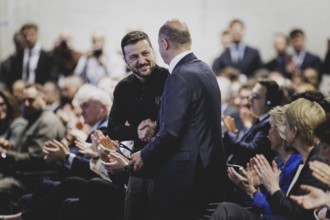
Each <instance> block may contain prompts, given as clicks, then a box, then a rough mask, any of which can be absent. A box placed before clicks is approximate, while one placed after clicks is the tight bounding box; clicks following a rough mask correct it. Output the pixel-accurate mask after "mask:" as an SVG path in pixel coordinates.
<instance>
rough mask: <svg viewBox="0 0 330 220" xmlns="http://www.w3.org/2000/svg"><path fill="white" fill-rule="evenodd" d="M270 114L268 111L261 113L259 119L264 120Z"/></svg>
mask: <svg viewBox="0 0 330 220" xmlns="http://www.w3.org/2000/svg"><path fill="white" fill-rule="evenodd" d="M268 115H269V113H268V112H267V113H266V114H263V115H260V116H259V120H260V121H263V120H264V119H265V118H266V117H267V116H268Z"/></svg>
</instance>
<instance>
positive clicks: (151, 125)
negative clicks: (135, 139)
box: [137, 119, 156, 142]
mask: <svg viewBox="0 0 330 220" xmlns="http://www.w3.org/2000/svg"><path fill="white" fill-rule="evenodd" d="M155 130H156V122H154V121H152V120H151V119H145V120H143V121H142V122H141V123H140V124H139V126H138V129H137V132H138V136H139V139H140V140H141V141H144V142H149V141H150V140H151V138H152V137H153V136H154V134H155Z"/></svg>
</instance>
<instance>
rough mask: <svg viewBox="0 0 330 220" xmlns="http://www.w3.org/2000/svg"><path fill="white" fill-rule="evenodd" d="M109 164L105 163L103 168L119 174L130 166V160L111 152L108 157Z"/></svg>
mask: <svg viewBox="0 0 330 220" xmlns="http://www.w3.org/2000/svg"><path fill="white" fill-rule="evenodd" d="M108 158H109V162H103V161H102V164H103V166H104V167H105V168H106V169H107V170H108V171H109V172H111V173H118V172H122V171H124V168H125V166H127V165H128V163H129V160H128V159H127V158H126V157H124V156H123V155H121V154H119V153H117V152H110V153H109V155H108Z"/></svg>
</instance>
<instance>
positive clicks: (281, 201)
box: [269, 147, 326, 220]
mask: <svg viewBox="0 0 330 220" xmlns="http://www.w3.org/2000/svg"><path fill="white" fill-rule="evenodd" d="M318 148H319V147H315V148H314V149H313V150H312V151H311V152H310V154H309V156H308V158H307V160H306V162H305V165H304V167H303V168H302V170H301V172H300V174H299V177H298V179H297V181H296V182H295V184H294V185H293V187H292V189H291V190H290V192H289V194H288V195H289V196H290V195H304V194H306V192H304V191H303V190H301V189H300V185H302V184H305V185H310V186H314V187H317V188H320V189H323V190H326V186H325V185H324V184H323V183H321V182H320V181H319V180H317V179H316V178H315V177H314V176H313V175H312V172H311V170H310V169H309V166H308V163H309V161H312V160H321V161H324V159H322V158H320V157H317V155H318ZM269 202H270V205H271V208H272V210H273V214H274V215H281V216H286V217H289V218H290V219H302V220H309V219H314V218H313V210H306V209H303V208H302V207H301V206H299V205H298V204H296V203H295V202H293V201H291V200H290V199H289V198H288V197H287V196H286V195H285V194H284V193H283V192H282V191H277V192H275V193H274V194H273V195H272V196H270V197H269Z"/></svg>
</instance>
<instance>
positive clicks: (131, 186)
mask: <svg viewBox="0 0 330 220" xmlns="http://www.w3.org/2000/svg"><path fill="white" fill-rule="evenodd" d="M153 192H154V185H153V181H152V180H151V179H149V178H146V177H135V176H130V177H129V181H128V188H127V191H126V198H125V220H141V219H143V220H150V219H151V216H152V209H153V208H152V204H153V201H152V197H153Z"/></svg>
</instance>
